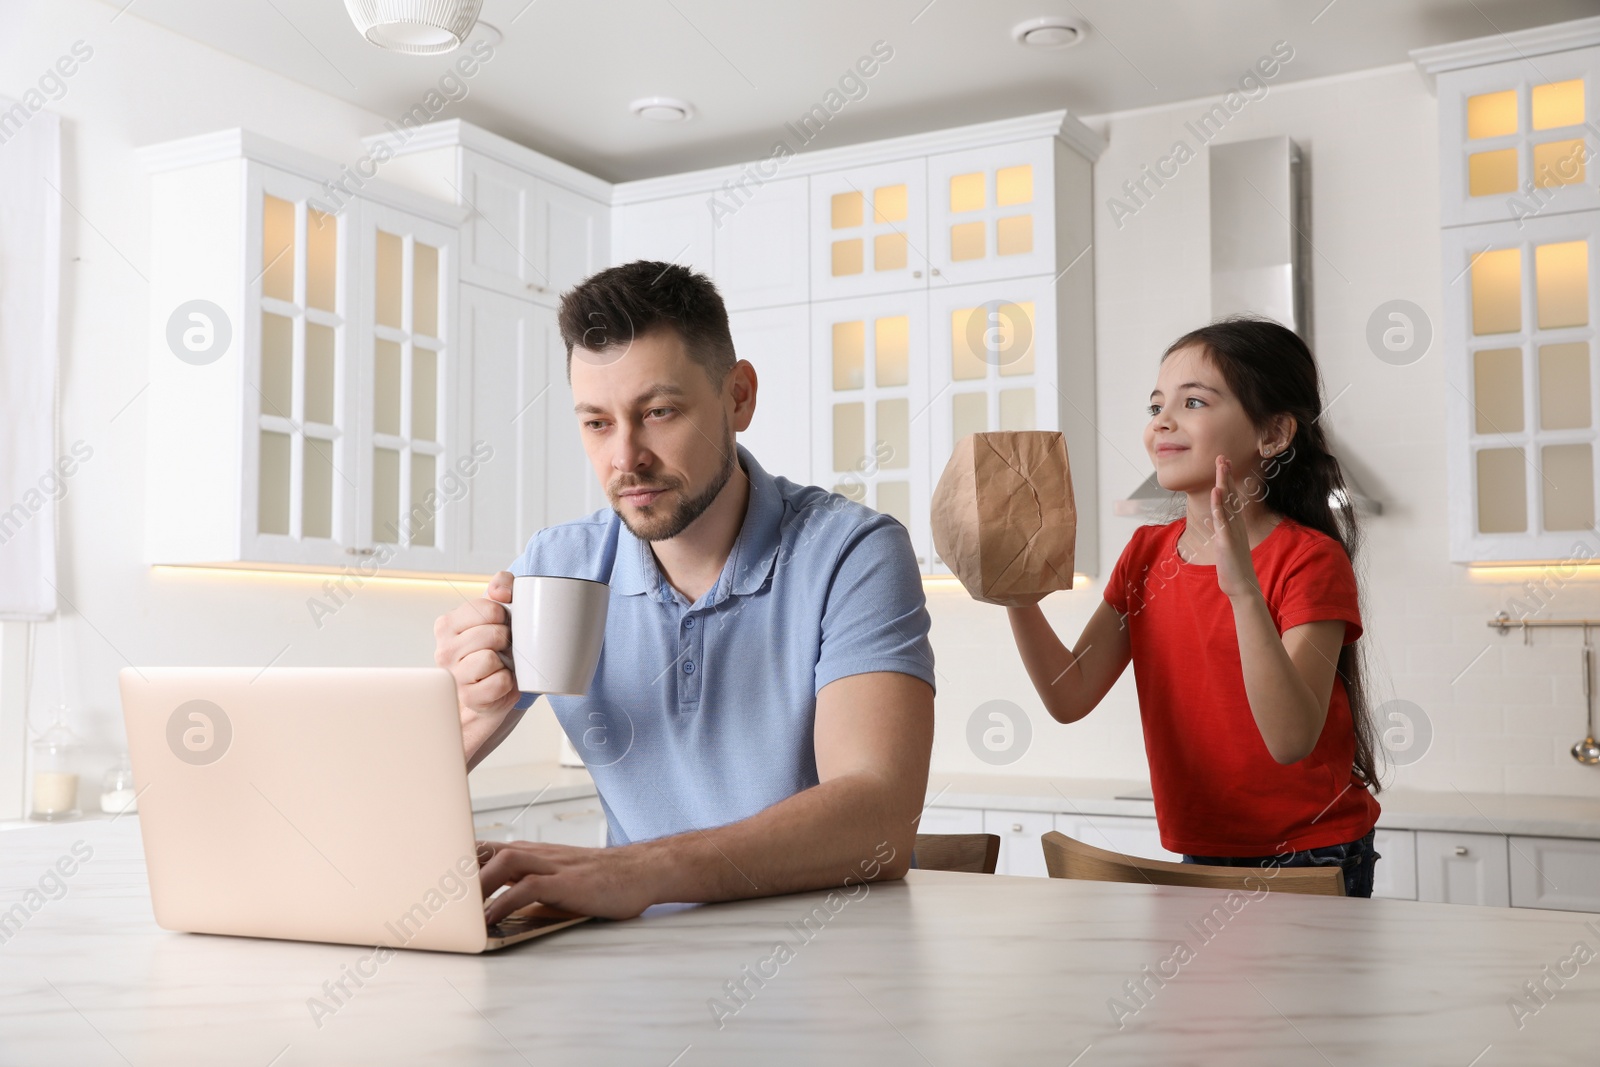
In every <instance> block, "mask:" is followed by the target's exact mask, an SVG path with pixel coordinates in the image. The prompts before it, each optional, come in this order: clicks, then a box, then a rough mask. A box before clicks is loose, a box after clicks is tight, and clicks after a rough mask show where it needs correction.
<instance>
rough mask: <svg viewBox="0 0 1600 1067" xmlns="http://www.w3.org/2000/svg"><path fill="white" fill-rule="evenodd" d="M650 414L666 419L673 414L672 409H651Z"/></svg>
mask: <svg viewBox="0 0 1600 1067" xmlns="http://www.w3.org/2000/svg"><path fill="white" fill-rule="evenodd" d="M650 414H651V415H655V416H658V417H660V418H665V417H666V416H668V415H670V414H672V409H671V408H651V409H650Z"/></svg>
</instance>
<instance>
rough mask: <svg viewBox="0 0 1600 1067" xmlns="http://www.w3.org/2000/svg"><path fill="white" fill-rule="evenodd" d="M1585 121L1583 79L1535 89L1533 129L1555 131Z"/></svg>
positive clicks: (1536, 86)
mask: <svg viewBox="0 0 1600 1067" xmlns="http://www.w3.org/2000/svg"><path fill="white" fill-rule="evenodd" d="M1582 121H1583V79H1582V78H1573V79H1572V80H1571V81H1564V82H1551V83H1550V84H1548V85H1535V86H1534V87H1533V128H1534V129H1536V130H1553V129H1555V128H1556V127H1557V126H1576V125H1578V124H1579V123H1581V122H1582Z"/></svg>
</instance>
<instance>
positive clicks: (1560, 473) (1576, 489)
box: [1539, 443, 1594, 530]
mask: <svg viewBox="0 0 1600 1067" xmlns="http://www.w3.org/2000/svg"><path fill="white" fill-rule="evenodd" d="M1539 456H1540V466H1542V467H1543V468H1544V480H1543V481H1542V482H1541V483H1540V485H1541V487H1542V488H1543V489H1544V528H1545V529H1546V530H1587V529H1588V528H1589V527H1591V526H1593V525H1594V449H1593V447H1592V446H1590V445H1589V444H1587V443H1585V444H1576V445H1546V446H1545V447H1544V448H1541V449H1540V450H1539Z"/></svg>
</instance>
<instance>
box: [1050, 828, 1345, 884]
mask: <svg viewBox="0 0 1600 1067" xmlns="http://www.w3.org/2000/svg"><path fill="white" fill-rule="evenodd" d="M1039 840H1040V843H1041V844H1042V845H1043V846H1044V864H1045V867H1046V869H1048V870H1049V872H1050V877H1052V878H1079V879H1083V880H1085V881H1091V882H1141V883H1144V884H1147V885H1189V886H1200V887H1202V888H1206V889H1239V890H1244V891H1246V892H1259V891H1260V890H1262V889H1266V890H1269V891H1271V892H1276V893H1311V894H1314V895H1317V896H1325V897H1342V896H1344V871H1343V870H1342V869H1340V868H1338V867H1278V868H1276V869H1275V870H1268V871H1262V870H1260V869H1259V868H1255V867H1213V866H1210V865H1207V864H1197V863H1173V862H1171V861H1170V860H1147V859H1141V858H1139V857H1137V856H1124V855H1123V854H1122V853H1120V852H1109V851H1107V850H1106V849H1103V848H1095V847H1094V846H1093V845H1086V844H1084V843H1083V842H1082V841H1076V840H1074V839H1072V838H1070V837H1068V836H1067V835H1066V834H1063V833H1058V832H1057V831H1055V830H1052V831H1050V832H1049V833H1047V834H1045V835H1044V836H1042V837H1041V838H1040V839H1039Z"/></svg>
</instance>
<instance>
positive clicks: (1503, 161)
mask: <svg viewBox="0 0 1600 1067" xmlns="http://www.w3.org/2000/svg"><path fill="white" fill-rule="evenodd" d="M1516 190H1517V150H1516V149H1515V148H1502V149H1501V150H1499V151H1498V152H1474V153H1473V154H1472V155H1470V156H1468V157H1467V195H1468V196H1497V195H1499V194H1500V193H1514V192H1516Z"/></svg>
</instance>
